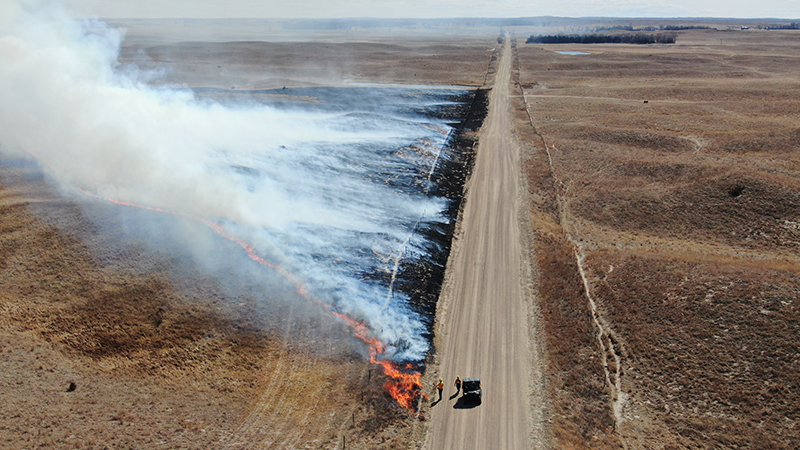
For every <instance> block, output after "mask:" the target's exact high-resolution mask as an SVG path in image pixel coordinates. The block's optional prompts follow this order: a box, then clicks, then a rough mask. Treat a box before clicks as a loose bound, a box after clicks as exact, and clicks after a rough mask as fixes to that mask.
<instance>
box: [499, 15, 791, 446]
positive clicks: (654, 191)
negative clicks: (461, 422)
mask: <svg viewBox="0 0 800 450" xmlns="http://www.w3.org/2000/svg"><path fill="white" fill-rule="evenodd" d="M518 39H519V40H518V45H517V52H518V55H519V78H518V83H519V92H520V94H522V93H524V106H523V105H522V102H521V101H518V102H517V103H516V105H515V106H516V114H517V118H518V132H519V134H520V135H521V136H522V137H523V140H524V141H525V143H526V147H527V150H526V156H527V158H526V172H527V174H528V180H529V186H530V191H531V193H532V196H531V216H532V221H533V223H534V226H535V228H537V229H538V230H539V234H538V235H537V236H536V237H537V238H538V239H537V241H536V244H535V249H534V251H535V252H536V254H537V259H538V261H539V267H538V277H539V282H540V291H541V296H542V298H541V301H542V305H543V306H542V314H543V317H544V320H545V323H546V326H547V330H546V346H547V348H548V357H549V360H548V364H549V365H548V370H549V375H550V380H551V385H550V390H551V394H552V396H553V400H552V403H553V417H552V420H553V422H552V423H553V433H554V436H555V437H556V440H557V446H558V447H559V448H566V449H571V448H592V449H598V448H630V449H633V448H642V449H678V448H763V449H791V448H797V447H798V446H800V424H799V423H798V420H800V397H798V395H799V394H800V389H798V388H800V353H799V352H798V350H799V349H800V340H798V336H800V305H799V304H798V303H797V302H798V298H800V253H799V252H798V249H799V248H800V102H798V100H797V99H798V98H800V56H798V55H800V34H799V33H797V32H796V31H774V30H773V31H765V30H736V31H717V30H691V31H681V32H679V33H678V41H677V43H676V44H674V45H668V46H658V45H654V46H634V45H605V44H603V45H540V44H524V43H523V42H524V37H519V38H518ZM565 50H569V51H581V52H587V53H589V54H583V55H565V54H559V53H555V52H554V51H565ZM581 271H583V272H584V274H585V278H586V286H588V288H589V295H588V296H587V293H586V290H585V289H584V284H583V281H582V278H581ZM590 299H591V301H590ZM592 302H593V303H594V305H595V308H594V311H592V308H591V303H592ZM593 323H594V325H593ZM598 330H602V333H599V332H598Z"/></svg>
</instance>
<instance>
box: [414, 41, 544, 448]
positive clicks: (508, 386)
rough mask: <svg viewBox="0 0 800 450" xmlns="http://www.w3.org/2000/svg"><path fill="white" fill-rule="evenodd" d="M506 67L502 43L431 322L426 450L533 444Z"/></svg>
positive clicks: (515, 162)
mask: <svg viewBox="0 0 800 450" xmlns="http://www.w3.org/2000/svg"><path fill="white" fill-rule="evenodd" d="M511 59H512V54H511V47H510V44H509V42H508V40H507V39H506V40H505V47H504V49H503V53H502V57H501V60H500V63H499V68H498V72H497V76H496V81H495V86H494V87H493V89H492V92H491V94H490V97H489V113H488V116H487V118H486V121H485V122H484V125H483V128H482V129H481V130H480V135H479V147H478V154H477V158H476V162H475V167H474V170H473V173H472V177H471V179H470V180H469V182H468V184H467V189H468V191H467V196H466V206H465V209H464V213H463V218H462V222H461V225H460V230H459V231H458V233H457V236H456V240H455V241H454V243H453V250H452V253H451V257H450V260H449V261H448V274H447V276H446V280H445V283H444V286H443V293H442V298H441V300H440V307H439V312H438V315H437V327H436V336H437V337H436V344H437V349H436V352H437V360H438V361H437V362H438V376H441V377H442V378H443V379H445V382H446V388H445V392H444V400H442V401H441V402H434V403H433V404H432V406H431V408H430V411H429V416H430V420H431V426H430V429H429V432H428V436H427V438H426V441H425V448H426V449H428V450H438V449H455V448H457V449H472V448H474V449H528V448H534V447H535V446H536V445H535V444H536V442H537V441H539V440H538V439H536V435H537V434H538V433H537V432H535V428H537V427H536V425H535V423H534V422H536V421H535V420H534V417H538V416H537V415H536V414H533V411H532V410H533V408H532V405H535V404H536V402H535V401H532V396H531V392H532V388H531V386H530V385H529V382H528V380H529V379H531V373H532V368H533V365H534V364H539V363H538V361H535V360H533V358H532V354H535V353H536V352H533V351H532V349H531V347H532V346H531V342H530V335H529V330H528V319H527V317H528V306H527V304H526V298H525V296H526V294H525V289H523V286H524V284H523V283H524V282H523V280H524V278H525V271H524V269H523V262H524V259H523V255H522V248H521V247H522V244H521V240H520V238H521V235H520V233H521V232H520V224H519V213H518V210H519V205H520V202H519V193H520V188H519V187H518V185H517V183H518V174H519V145H518V144H517V142H516V140H515V138H514V135H513V133H512V121H511V116H510V113H509V101H508V98H509V95H510V87H509V84H510V76H511V75H510V73H511ZM457 375H458V376H460V377H461V378H462V379H463V378H465V377H480V378H481V381H482V385H483V401H482V403H481V404H480V405H477V406H474V405H471V404H465V403H464V402H463V400H461V399H460V397H458V396H454V395H453V394H454V393H455V387H454V386H453V381H454V380H455V377H456V376H457ZM438 376H436V377H437V378H438ZM431 400H432V401H435V400H437V399H436V398H435V396H434V397H433V398H431ZM533 400H535V399H533Z"/></svg>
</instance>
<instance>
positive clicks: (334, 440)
mask: <svg viewBox="0 0 800 450" xmlns="http://www.w3.org/2000/svg"><path fill="white" fill-rule="evenodd" d="M173 31H174V30H173ZM131 38H132V39H131V40H132V42H141V40H137V39H136V36H131ZM493 44H495V41H494V38H485V39H481V38H477V39H473V40H471V41H467V40H463V41H461V42H460V45H459V46H457V45H456V42H455V40H452V39H450V40H448V39H433V42H432V43H430V42H429V43H428V44H425V45H421V44H418V43H411V44H409V45H408V46H402V45H393V46H387V45H385V43H383V42H382V43H375V42H373V43H369V42H362V43H359V44H352V43H351V44H349V45H344V44H331V45H328V44H302V43H295V44H294V45H283V44H267V43H238V44H231V43H228V44H208V46H207V47H206V46H205V45H203V44H194V43H173V44H164V43H163V42H162V43H160V44H159V45H158V46H144V47H143V46H136V45H134V46H132V47H126V48H124V49H123V53H122V55H121V57H120V62H121V63H122V64H128V63H131V62H144V61H150V62H151V65H150V66H147V64H144V65H145V66H147V67H156V66H162V65H163V66H166V67H167V68H166V70H165V72H164V73H163V76H162V77H160V78H159V79H158V80H154V82H158V83H160V82H170V83H185V84H188V85H190V86H218V87H225V88H227V87H230V86H232V85H236V86H237V87H241V86H246V87H250V88H264V87H280V86H283V85H287V86H305V85H313V84H321V83H326V84H336V85H338V84H344V83H346V82H348V81H352V80H359V81H371V82H386V81H391V82H403V83H408V84H414V83H416V84H423V83H424V84H453V83H460V84H468V85H473V86H476V87H477V86H480V85H481V84H482V83H483V82H484V80H485V77H486V73H487V68H488V66H489V62H490V61H491V59H492V57H493V53H492V48H493ZM447 54H457V55H458V62H457V63H454V62H453V61H452V60H451V59H449V58H448V57H447V56H446V55H447ZM165 55H167V56H165ZM137 58H138V59H137ZM306 61H313V63H308V62H306ZM397 61H406V62H405V63H403V64H402V65H400V66H396V63H397ZM273 64H277V67H273V66H272V65H273ZM415 64H416V65H415ZM454 64H455V66H456V67H458V68H459V70H458V72H457V73H455V76H454V72H452V70H453V67H454ZM253 65H255V66H254V67H251V66H253ZM262 65H270V70H269V71H265V70H263V67H261V66H262ZM217 66H220V67H217ZM320 67H323V68H324V67H331V68H335V70H333V69H331V70H330V71H322V72H321V71H319V70H318V69H319V68H320ZM222 68H225V71H222V70H221V69H222ZM323 72H324V73H323ZM312 73H313V74H316V75H320V74H321V75H323V76H324V77H319V78H312V77H310V74H312ZM276 74H277V75H276ZM289 77H295V78H293V79H289ZM0 169H2V170H0V374H2V376H0V390H2V392H3V402H0V448H9V449H10V448H98V449H99V448H197V449H207V448H342V447H344V446H345V445H346V448H348V449H349V448H369V449H390V448H408V447H409V446H412V447H413V446H416V445H417V444H418V443H419V442H421V441H422V437H421V433H423V432H424V429H423V428H422V427H423V426H424V422H423V421H420V420H419V419H418V418H417V417H416V416H415V415H414V414H412V413H411V412H410V411H408V410H405V409H404V408H401V407H399V406H398V405H397V404H396V402H394V400H392V399H391V398H390V397H388V394H387V393H386V392H384V389H383V387H382V386H383V383H384V381H385V378H384V376H383V375H382V374H381V373H380V371H379V370H378V369H377V368H376V367H372V366H370V365H369V363H368V362H367V361H366V360H365V358H364V355H363V348H362V347H361V345H360V344H359V343H358V342H357V341H356V340H355V338H354V337H353V336H352V333H351V332H350V331H348V330H347V329H344V327H343V326H342V325H341V324H339V323H338V321H332V320H331V319H330V316H329V315H327V314H326V313H324V312H320V311H318V308H316V307H315V306H314V305H304V304H297V303H285V302H281V301H278V300H276V299H274V298H272V297H274V296H280V295H281V293H271V292H266V293H265V292H260V291H258V290H257V289H253V288H252V287H250V286H238V285H237V283H236V282H235V281H227V282H225V281H224V280H225V278H226V274H227V275H230V276H231V277H233V276H234V275H235V272H236V270H235V267H223V268H222V272H221V273H222V276H220V275H219V274H217V276H211V275H210V274H209V272H208V271H207V270H205V269H204V268H203V267H202V265H198V264H194V263H193V262H192V255H189V254H186V252H185V251H184V252H181V250H180V248H178V247H179V246H176V247H175V248H173V247H171V246H170V245H169V244H168V243H165V242H164V241H161V242H158V243H157V245H155V246H153V245H148V244H147V243H146V242H144V241H143V240H141V239H140V238H141V236H140V235H137V234H136V233H133V234H130V233H128V232H126V231H125V229H126V227H129V226H130V222H128V221H127V220H128V219H121V218H119V217H120V214H128V215H130V214H134V215H136V214H137V213H136V212H130V211H127V212H125V211H122V212H121V210H124V208H125V207H123V206H119V205H111V204H103V203H102V202H98V201H95V200H92V199H87V198H77V199H71V200H70V199H64V198H63V197H62V195H61V193H60V192H59V191H58V190H57V189H55V188H53V187H51V186H50V185H49V184H48V181H47V180H46V179H45V178H44V177H43V176H42V175H41V173H40V169H39V168H37V167H35V166H33V165H31V164H30V163H29V162H21V161H14V160H7V159H6V160H3V162H2V165H1V166H0ZM145 214H150V217H148V218H147V220H141V221H140V222H138V223H139V224H142V223H148V224H149V225H148V226H149V227H156V228H157V227H164V228H165V229H169V228H170V227H171V226H172V224H173V222H175V221H176V220H179V219H175V218H173V217H163V216H159V215H158V214H151V213H149V212H147V213H145ZM140 219H141V217H140ZM183 225H184V226H190V227H195V228H197V229H196V230H194V231H193V232H198V233H200V234H204V235H206V237H207V238H208V239H211V240H214V239H216V241H215V242H216V243H215V244H213V245H214V246H215V247H214V248H217V249H218V250H216V251H219V252H225V253H226V254H230V255H237V254H238V255H240V256H241V258H240V259H241V261H240V263H241V264H242V265H244V266H248V267H249V266H251V265H253V264H254V263H253V262H252V261H250V260H249V259H247V257H246V255H244V252H243V251H242V250H241V248H239V247H238V246H236V245H232V244H231V243H230V242H226V241H224V240H222V239H218V237H215V236H214V234H213V233H211V232H210V231H209V230H207V229H203V227H202V226H200V225H197V224H191V223H190V224H183ZM137 236H138V237H137ZM226 271H227V272H226ZM264 276H270V275H269V274H268V273H266V272H265V273H264ZM290 290H291V289H290ZM265 305H268V306H265Z"/></svg>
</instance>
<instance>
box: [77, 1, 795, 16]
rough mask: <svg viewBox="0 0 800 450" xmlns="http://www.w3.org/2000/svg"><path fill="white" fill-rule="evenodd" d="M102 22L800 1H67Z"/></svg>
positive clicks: (725, 7) (581, 12)
mask: <svg viewBox="0 0 800 450" xmlns="http://www.w3.org/2000/svg"><path fill="white" fill-rule="evenodd" d="M63 3H65V4H66V5H67V6H68V7H69V8H70V9H72V10H73V11H75V12H77V13H78V14H79V15H83V16H93V17H102V18H133V17H136V18H160V17H167V18H174V17H186V18H242V17H246V18H341V17H379V18H445V17H531V16H547V15H549V16H565V17H587V16H607V17H738V18H764V17H775V18H785V19H798V18H800V0H618V1H607V0H561V1H553V0H460V1H456V0H432V1H431V0H225V1H223V0H135V1H131V0H63Z"/></svg>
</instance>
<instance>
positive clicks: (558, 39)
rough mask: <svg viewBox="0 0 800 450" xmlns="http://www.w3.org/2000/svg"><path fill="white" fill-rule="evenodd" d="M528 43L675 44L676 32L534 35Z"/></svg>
mask: <svg viewBox="0 0 800 450" xmlns="http://www.w3.org/2000/svg"><path fill="white" fill-rule="evenodd" d="M525 43H526V44H674V43H675V35H674V34H555V35H538V36H536V35H534V36H531V37H529V38H528V40H527V41H525Z"/></svg>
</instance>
